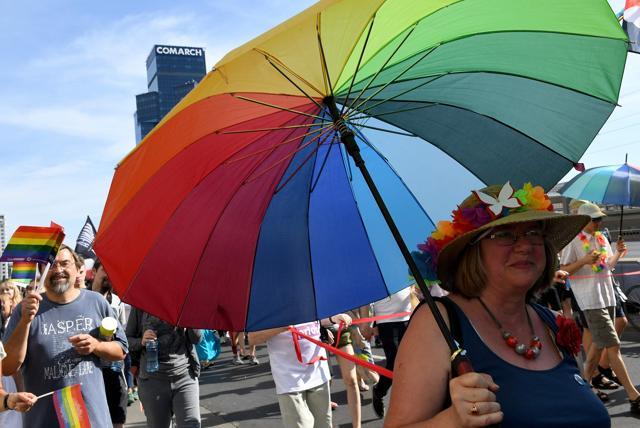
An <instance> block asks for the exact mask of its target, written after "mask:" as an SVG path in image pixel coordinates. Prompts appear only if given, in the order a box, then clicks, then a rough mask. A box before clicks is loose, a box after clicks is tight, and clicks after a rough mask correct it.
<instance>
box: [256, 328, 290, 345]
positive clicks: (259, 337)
mask: <svg viewBox="0 0 640 428" xmlns="http://www.w3.org/2000/svg"><path fill="white" fill-rule="evenodd" d="M287 330H289V327H276V328H272V329H269V330H261V331H254V332H251V333H248V336H249V346H255V345H260V344H261V343H265V342H266V341H267V340H269V339H271V338H272V337H273V336H275V335H276V334H280V333H282V332H283V331H287Z"/></svg>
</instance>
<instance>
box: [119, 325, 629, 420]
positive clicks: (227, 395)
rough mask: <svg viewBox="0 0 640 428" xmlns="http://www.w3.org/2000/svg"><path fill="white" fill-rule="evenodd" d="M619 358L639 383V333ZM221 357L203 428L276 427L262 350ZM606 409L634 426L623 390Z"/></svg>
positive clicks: (337, 387) (341, 394)
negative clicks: (245, 359)
mask: <svg viewBox="0 0 640 428" xmlns="http://www.w3.org/2000/svg"><path fill="white" fill-rule="evenodd" d="M624 339H625V340H624V341H623V354H624V358H625V361H626V363H627V367H628V368H629V372H630V375H631V377H632V379H634V380H635V382H636V384H638V383H640V332H637V331H634V330H631V329H629V330H628V331H627V332H626V333H625V335H624ZM222 349H223V352H222V354H221V356H220V357H219V358H218V360H216V364H215V365H214V367H212V368H210V369H208V370H206V371H204V372H203V374H202V377H201V379H200V400H201V401H200V405H201V410H202V416H203V425H202V426H203V427H220V428H231V427H260V428H271V427H281V426H282V425H281V422H280V416H279V410H278V403H277V400H276V397H275V387H274V384H273V380H272V378H271V374H270V372H269V363H268V358H267V356H266V348H265V347H259V348H258V358H259V359H260V361H261V364H260V365H259V366H234V365H232V364H231V350H230V347H229V346H228V345H226V346H223V348H222ZM374 354H376V355H379V356H382V355H383V353H382V349H379V348H378V349H374ZM332 366H333V369H334V370H333V374H334V381H333V384H332V398H333V400H334V401H336V402H337V403H339V407H338V408H337V409H336V410H335V412H334V414H333V416H334V426H336V427H348V426H350V422H349V421H350V417H349V410H348V407H347V404H346V403H347V400H346V398H347V397H346V393H345V390H344V386H343V384H342V382H341V381H340V379H339V370H338V368H337V363H336V362H335V360H334V361H333V362H332ZM369 394H370V393H368V394H367V395H366V396H365V399H364V401H363V417H362V421H363V426H366V427H381V426H382V421H381V420H379V419H377V418H376V416H375V414H374V413H373V410H372V409H371V398H370V395H369ZM609 395H610V397H611V401H610V403H609V404H608V405H607V407H608V409H609V413H610V414H611V416H612V426H613V427H615V428H631V427H637V426H638V419H636V418H632V417H630V416H629V412H628V409H629V404H628V403H627V400H626V397H625V394H624V391H622V389H620V390H617V391H613V392H611V393H610V394H609ZM129 409H130V411H129V412H130V414H129V418H128V420H129V423H128V424H127V427H136V428H140V427H144V426H145V424H144V416H143V415H142V413H141V412H140V409H139V406H138V403H135V404H134V405H133V406H132V407H130V408H129Z"/></svg>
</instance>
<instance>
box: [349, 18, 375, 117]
mask: <svg viewBox="0 0 640 428" xmlns="http://www.w3.org/2000/svg"><path fill="white" fill-rule="evenodd" d="M375 19H376V14H375V13H374V14H373V17H371V23H370V24H369V30H368V31H367V36H366V37H365V39H364V43H363V45H362V50H361V51H360V57H359V58H358V63H357V64H356V69H355V72H354V73H353V76H352V77H351V83H350V84H349V90H348V91H347V96H346V98H345V99H344V100H345V101H344V103H343V104H342V108H341V109H340V116H342V115H343V113H344V110H345V107H346V105H347V104H348V102H349V97H350V96H351V90H352V89H353V85H354V83H355V81H356V76H357V75H358V70H360V64H361V63H362V58H364V52H365V50H366V48H367V45H368V44H369V36H371V30H373V23H374V21H375Z"/></svg>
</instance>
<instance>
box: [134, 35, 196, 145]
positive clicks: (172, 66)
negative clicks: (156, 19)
mask: <svg viewBox="0 0 640 428" xmlns="http://www.w3.org/2000/svg"><path fill="white" fill-rule="evenodd" d="M206 72H207V67H206V62H205V54H204V49H203V48H194V47H187V46H165V45H155V46H154V47H153V49H152V50H151V53H149V56H148V57H147V89H148V92H146V93H144V94H139V95H136V112H135V114H134V121H135V128H136V144H138V143H139V142H140V141H142V139H143V138H144V137H145V136H146V135H147V134H148V133H149V131H151V130H152V129H153V127H154V126H156V125H157V124H158V122H160V120H162V118H163V117H164V115H166V114H167V113H168V112H169V111H170V110H171V109H172V108H173V106H175V105H176V104H177V103H178V102H179V101H180V100H181V99H182V98H183V97H184V96H185V95H187V94H188V93H189V91H191V89H193V88H194V87H195V86H196V85H197V84H198V82H200V80H202V78H203V77H204V76H205V74H206Z"/></svg>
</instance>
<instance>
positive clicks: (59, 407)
mask: <svg viewBox="0 0 640 428" xmlns="http://www.w3.org/2000/svg"><path fill="white" fill-rule="evenodd" d="M38 398H39V397H38ZM53 406H54V407H55V408H56V415H57V416H58V423H59V424H60V428H91V422H89V412H87V406H86V405H85V404H84V399H83V398H82V390H81V388H80V384H75V385H70V386H65V387H64V388H62V389H59V390H57V391H54V392H53Z"/></svg>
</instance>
